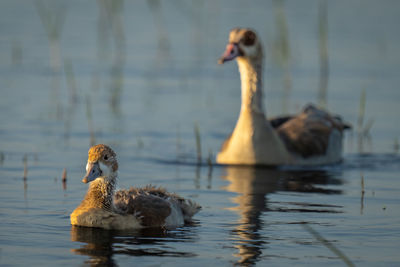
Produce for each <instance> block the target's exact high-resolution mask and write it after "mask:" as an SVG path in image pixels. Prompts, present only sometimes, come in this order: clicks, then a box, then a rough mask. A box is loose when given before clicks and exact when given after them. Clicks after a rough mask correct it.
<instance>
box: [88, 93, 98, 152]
mask: <svg viewBox="0 0 400 267" xmlns="http://www.w3.org/2000/svg"><path fill="white" fill-rule="evenodd" d="M86 118H87V121H88V129H89V134H90V146H94V145H95V144H96V135H95V132H94V127H93V116H92V104H91V102H90V96H88V95H87V96H86Z"/></svg>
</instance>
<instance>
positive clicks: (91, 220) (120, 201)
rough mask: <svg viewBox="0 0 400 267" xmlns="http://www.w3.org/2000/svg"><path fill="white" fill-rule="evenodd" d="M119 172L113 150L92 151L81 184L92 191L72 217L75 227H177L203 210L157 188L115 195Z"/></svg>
mask: <svg viewBox="0 0 400 267" xmlns="http://www.w3.org/2000/svg"><path fill="white" fill-rule="evenodd" d="M117 172H118V162H117V158H116V154H115V152H114V151H113V150H112V149H111V148H110V147H108V146H106V145H103V144H99V145H95V146H93V147H91V148H90V149H89V152H88V162H87V165H86V175H85V177H84V178H83V180H82V182H84V183H90V184H89V189H88V191H87V193H86V195H85V197H84V199H83V200H82V202H81V204H80V205H79V206H78V207H77V208H76V209H75V210H74V211H73V212H72V213H71V216H70V219H71V224H72V225H79V226H87V227H99V228H104V229H117V230H123V229H140V228H143V227H177V226H180V225H183V224H184V223H185V222H188V221H190V220H191V218H192V216H193V215H194V214H196V213H197V212H198V211H199V210H200V208H201V207H200V206H199V205H197V204H196V203H195V202H192V201H191V200H186V199H184V198H182V197H180V196H178V195H176V194H172V193H169V192H167V191H166V190H165V189H163V188H158V187H154V186H146V187H144V188H134V187H132V188H130V189H129V190H120V191H117V192H115V186H116V181H117V176H118V175H117Z"/></svg>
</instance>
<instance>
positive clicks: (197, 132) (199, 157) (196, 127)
mask: <svg viewBox="0 0 400 267" xmlns="http://www.w3.org/2000/svg"><path fill="white" fill-rule="evenodd" d="M194 136H195V138H196V152H197V153H196V154H197V165H201V161H202V155H201V138H200V128H199V125H198V123H197V122H195V124H194Z"/></svg>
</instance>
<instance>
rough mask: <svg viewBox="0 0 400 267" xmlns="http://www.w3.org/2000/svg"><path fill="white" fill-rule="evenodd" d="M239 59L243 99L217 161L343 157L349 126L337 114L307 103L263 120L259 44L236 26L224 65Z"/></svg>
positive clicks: (305, 161) (315, 161) (302, 161)
mask: <svg viewBox="0 0 400 267" xmlns="http://www.w3.org/2000/svg"><path fill="white" fill-rule="evenodd" d="M234 59H236V60H237V63H238V66H239V72H240V79H241V88H242V104H241V109H240V114H239V119H238V121H237V123H236V126H235V128H234V130H233V132H232V134H231V135H230V136H229V137H228V138H227V139H226V141H225V142H224V144H223V145H222V148H221V151H220V152H219V153H218V155H217V162H218V163H220V164H243V165H274V166H276V165H321V164H332V163H338V162H340V161H341V158H342V137H343V131H344V130H345V129H347V128H349V125H347V124H346V123H343V122H342V120H341V119H340V117H338V116H333V115H331V114H330V113H328V112H327V111H325V110H322V109H320V108H317V107H315V106H313V105H307V106H306V107H305V108H304V109H303V111H302V112H301V113H299V114H297V115H293V116H285V117H278V118H275V119H272V120H267V119H266V116H265V113H264V108H263V101H262V69H263V48H262V44H261V42H260V40H259V38H258V36H257V34H256V33H255V32H254V31H253V30H251V29H245V28H235V29H233V30H232V31H231V32H230V34H229V43H228V45H227V46H226V51H225V53H224V54H223V55H222V57H221V58H220V59H219V63H220V64H223V63H225V62H227V61H231V60H234Z"/></svg>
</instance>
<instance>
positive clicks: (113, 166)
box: [82, 144, 118, 183]
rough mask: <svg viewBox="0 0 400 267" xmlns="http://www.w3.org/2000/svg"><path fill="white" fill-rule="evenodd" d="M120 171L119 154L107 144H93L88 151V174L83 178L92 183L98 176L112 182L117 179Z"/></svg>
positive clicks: (85, 181) (83, 180)
mask: <svg viewBox="0 0 400 267" xmlns="http://www.w3.org/2000/svg"><path fill="white" fill-rule="evenodd" d="M117 171H118V162H117V155H116V154H115V152H114V151H113V150H112V149H111V148H110V147H109V146H106V145H103V144H99V145H95V146H92V147H91V148H90V149H89V152H88V161H87V164H86V175H85V177H84V178H83V179H82V182H84V183H90V182H92V181H94V180H96V179H97V178H103V179H105V180H109V181H110V182H111V181H113V180H115V177H116V176H117Z"/></svg>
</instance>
